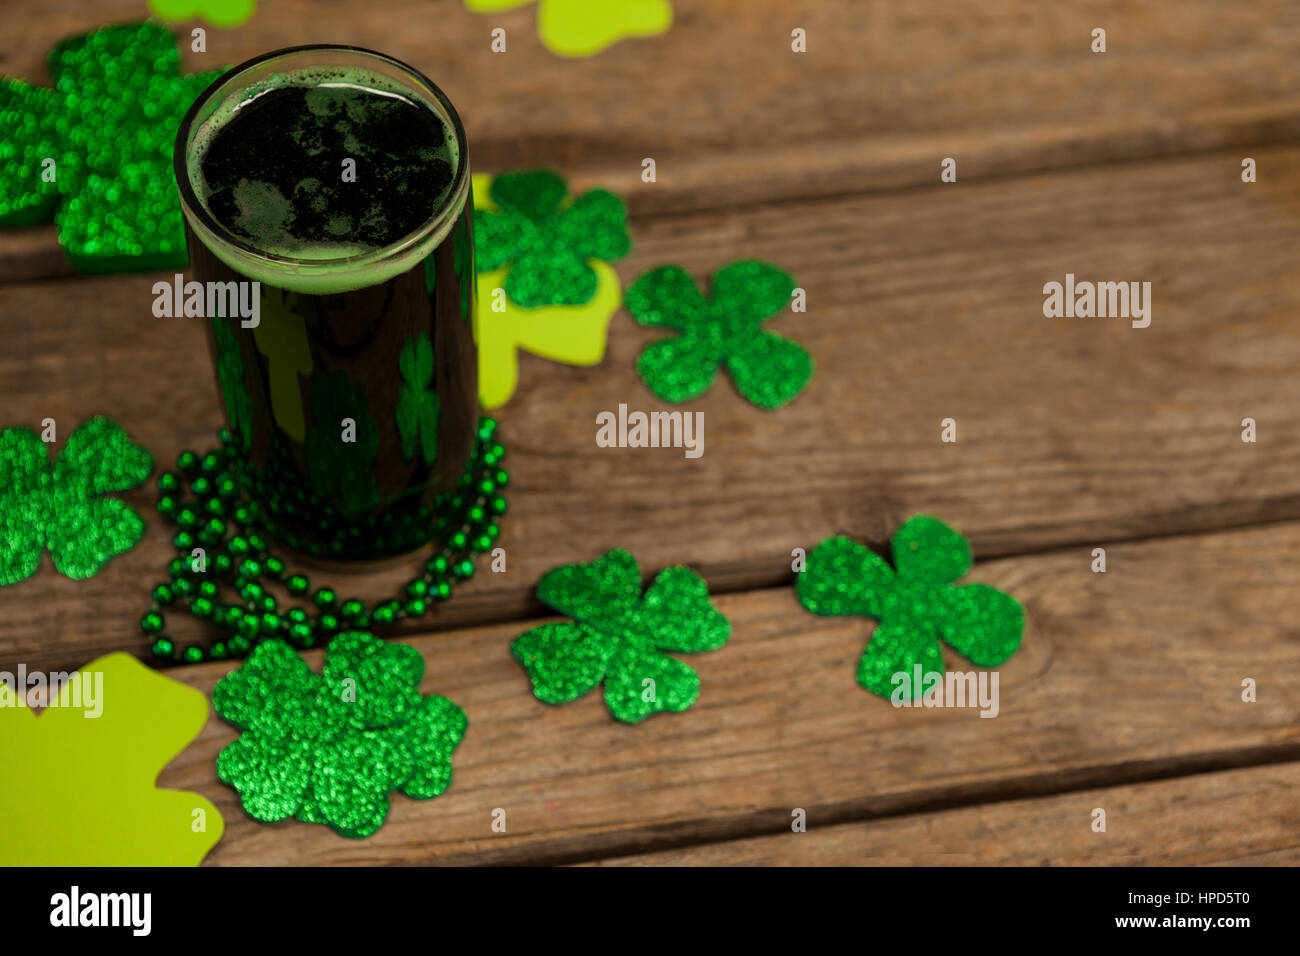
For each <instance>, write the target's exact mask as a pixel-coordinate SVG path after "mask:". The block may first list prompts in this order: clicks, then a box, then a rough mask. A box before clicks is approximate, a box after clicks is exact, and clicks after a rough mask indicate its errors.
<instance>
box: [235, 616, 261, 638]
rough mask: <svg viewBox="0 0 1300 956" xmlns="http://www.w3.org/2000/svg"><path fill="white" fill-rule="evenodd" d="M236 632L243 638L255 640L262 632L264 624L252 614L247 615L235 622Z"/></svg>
mask: <svg viewBox="0 0 1300 956" xmlns="http://www.w3.org/2000/svg"><path fill="white" fill-rule="evenodd" d="M235 630H236V631H238V632H239V633H240V635H242V636H243V637H246V638H250V639H251V638H254V637H256V636H257V635H258V634H260V633H261V631H262V622H261V621H260V620H258V619H257V618H256V617H254V616H253V615H251V614H246V615H245V616H244V617H241V618H240V619H239V620H238V621H237V622H235Z"/></svg>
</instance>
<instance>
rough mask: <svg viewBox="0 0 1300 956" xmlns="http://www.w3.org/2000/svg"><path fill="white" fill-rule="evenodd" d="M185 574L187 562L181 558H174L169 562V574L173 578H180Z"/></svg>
mask: <svg viewBox="0 0 1300 956" xmlns="http://www.w3.org/2000/svg"><path fill="white" fill-rule="evenodd" d="M184 573H185V562H183V561H182V560H181V559H180V558H172V560H170V561H168V562H167V574H168V576H170V577H173V578H179V577H180V576H181V575H183V574H184Z"/></svg>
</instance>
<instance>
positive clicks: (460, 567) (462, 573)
mask: <svg viewBox="0 0 1300 956" xmlns="http://www.w3.org/2000/svg"><path fill="white" fill-rule="evenodd" d="M451 573H452V574H454V575H455V576H456V577H458V578H460V579H461V580H462V581H464V580H467V579H468V578H471V577H473V576H474V562H473V561H471V560H470V559H469V558H465V559H464V560H462V561H457V562H456V566H455V567H454V568H452V569H451Z"/></svg>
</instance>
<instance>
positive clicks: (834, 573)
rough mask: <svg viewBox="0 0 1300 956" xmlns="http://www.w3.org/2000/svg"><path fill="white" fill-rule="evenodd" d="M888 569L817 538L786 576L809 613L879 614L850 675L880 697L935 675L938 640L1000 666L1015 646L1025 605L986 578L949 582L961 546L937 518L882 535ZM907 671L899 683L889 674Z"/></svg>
mask: <svg viewBox="0 0 1300 956" xmlns="http://www.w3.org/2000/svg"><path fill="white" fill-rule="evenodd" d="M892 553H893V558H894V568H893V569H891V568H890V566H889V565H888V564H887V563H886V562H885V560H884V559H883V558H881V557H880V556H879V555H877V554H875V553H874V552H873V551H871V550H869V549H868V548H866V547H864V546H863V545H860V544H858V543H857V542H855V541H853V540H851V539H849V538H846V537H843V536H838V537H833V538H827V539H826V540H825V541H823V542H822V543H821V544H819V545H817V547H815V548H814V549H813V550H812V552H811V553H810V554H809V555H808V561H807V566H806V567H805V569H804V570H803V571H802V572H801V573H800V574H799V575H798V577H797V579H796V581H795V591H796V593H798V595H799V600H800V601H801V602H802V603H803V606H804V607H806V608H807V609H808V610H810V611H812V612H813V613H815V614H825V615H838V614H854V615H862V616H865V617H873V618H875V619H876V620H878V621H879V622H880V624H879V625H878V626H877V627H876V630H875V633H874V634H872V636H871V643H869V644H868V645H867V649H866V652H865V653H863V655H862V660H861V661H860V662H859V664H858V683H860V684H861V685H862V686H863V687H865V688H866V689H867V690H869V691H871V692H872V693H873V694H879V695H880V696H881V697H890V696H891V695H892V694H893V693H894V692H895V689H896V688H897V687H898V685H899V683H902V684H903V687H904V688H910V690H908V691H907V692H905V693H904V694H903V699H905V700H910V699H911V698H913V697H918V696H920V693H921V688H920V687H919V686H917V685H916V683H915V682H914V681H913V680H912V676H913V674H914V672H915V668H916V666H917V665H920V667H921V672H922V674H931V673H942V672H943V669H944V668H943V657H942V655H941V654H940V651H939V642H940V640H942V641H944V642H946V643H947V644H948V645H949V646H951V647H952V648H953V649H954V650H956V651H957V652H958V653H959V654H961V655H962V656H963V657H965V658H967V659H968V660H970V661H971V662H972V663H974V664H977V665H979V666H980V667H992V666H994V665H997V664H1001V663H1002V662H1003V661H1005V660H1006V659H1007V658H1008V657H1010V656H1011V655H1012V653H1014V652H1015V650H1016V648H1017V647H1019V646H1020V637H1021V634H1022V633H1023V632H1024V629H1025V611H1024V608H1023V607H1021V606H1020V602H1019V601H1017V600H1016V599H1015V598H1013V597H1011V595H1009V594H1004V593H1003V592H1001V591H999V590H997V589H995V588H991V587H989V586H988V585H986V584H966V585H962V586H959V587H958V586H953V584H952V582H953V581H955V580H956V579H957V578H959V577H961V576H962V575H964V574H965V573H966V572H967V571H969V570H970V567H971V549H970V544H969V543H968V542H967V541H966V539H965V538H963V537H962V536H961V535H959V534H958V533H957V532H956V531H954V530H952V528H949V527H948V526H947V525H946V524H944V523H943V522H942V521H939V520H937V519H935V518H930V517H927V516H926V515H916V516H915V517H913V518H910V519H909V520H908V521H907V523H906V524H904V525H903V527H902V528H900V529H899V530H898V533H897V534H895V535H894V538H893V541H892ZM898 674H905V675H907V678H908V681H907V682H900V681H897V680H896V679H895V675H898Z"/></svg>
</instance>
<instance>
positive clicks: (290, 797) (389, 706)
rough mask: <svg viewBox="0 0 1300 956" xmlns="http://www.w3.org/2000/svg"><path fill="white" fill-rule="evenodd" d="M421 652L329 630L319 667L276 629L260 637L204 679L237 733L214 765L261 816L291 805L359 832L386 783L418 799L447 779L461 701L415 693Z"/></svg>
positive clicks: (280, 814) (366, 828)
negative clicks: (231, 667) (211, 680)
mask: <svg viewBox="0 0 1300 956" xmlns="http://www.w3.org/2000/svg"><path fill="white" fill-rule="evenodd" d="M423 674H424V659H423V658H422V657H421V656H420V654H419V652H418V651H416V650H415V648H413V647H408V646H406V645H405V644H386V643H384V642H383V641H381V640H379V639H378V638H376V637H374V636H373V635H371V634H367V633H365V632H364V631H347V632H344V633H342V634H339V635H338V636H337V637H335V638H334V639H333V640H332V641H331V642H330V645H329V648H328V649H327V650H326V652H325V667H324V671H323V673H322V674H316V673H315V672H314V671H313V670H312V669H311V668H310V667H308V666H307V664H306V663H305V662H304V661H303V659H302V658H301V657H299V656H298V655H297V654H296V653H295V652H294V651H293V649H292V648H290V647H289V645H288V644H286V643H285V642H284V641H281V640H278V639H274V640H269V641H264V642H262V643H261V644H259V645H258V646H257V647H256V648H255V649H254V650H253V653H252V654H251V655H249V657H248V659H247V660H246V661H245V662H244V665H243V666H242V667H241V668H239V670H237V671H233V672H231V673H230V674H228V675H227V676H226V677H224V678H222V679H221V680H220V681H219V682H218V683H217V685H216V686H215V687H214V688H213V689H212V705H213V707H214V708H215V709H216V711H217V713H218V714H220V715H221V716H222V717H223V718H224V719H225V720H227V721H229V722H230V723H232V724H234V725H235V726H236V727H238V728H240V730H242V731H243V733H242V734H241V735H240V736H239V738H238V739H237V740H235V741H234V742H233V743H232V744H230V745H229V746H228V747H226V748H225V749H224V750H222V751H221V753H220V754H219V755H218V756H217V777H218V778H219V779H220V780H221V781H222V782H223V783H226V784H229V785H230V786H232V787H234V788H235V790H237V791H238V793H239V796H240V800H241V801H242V803H243V805H244V810H245V811H246V812H247V813H248V815H249V816H250V817H252V818H253V819H255V820H260V821H261V822H263V823H274V822H275V821H277V820H285V819H288V818H289V817H295V818H297V819H298V820H301V821H303V822H304V823H324V824H328V825H329V826H330V827H332V828H333V829H334V830H335V831H337V832H338V833H340V834H342V835H343V836H348V837H358V838H359V837H367V836H370V834H372V833H374V832H375V831H376V830H378V829H379V828H380V826H382V825H383V823H384V820H385V819H386V818H387V817H388V806H389V804H388V795H389V794H390V793H392V792H393V791H394V790H400V791H401V792H402V793H404V794H406V795H407V796H408V797H413V798H415V799H417V800H427V799H429V798H430V797H436V796H438V795H439V794H440V793H442V792H443V791H445V790H446V789H447V787H448V786H450V784H451V754H452V751H453V750H455V749H456V745H457V744H459V743H460V741H461V738H462V737H464V736H465V730H466V728H467V726H468V721H467V720H466V718H465V712H464V711H462V710H461V709H460V708H459V707H457V706H456V705H455V704H453V703H452V702H451V701H449V700H447V699H446V698H445V697H436V696H429V697H422V696H421V695H420V689H419V688H420V679H421V677H422V676H423Z"/></svg>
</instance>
